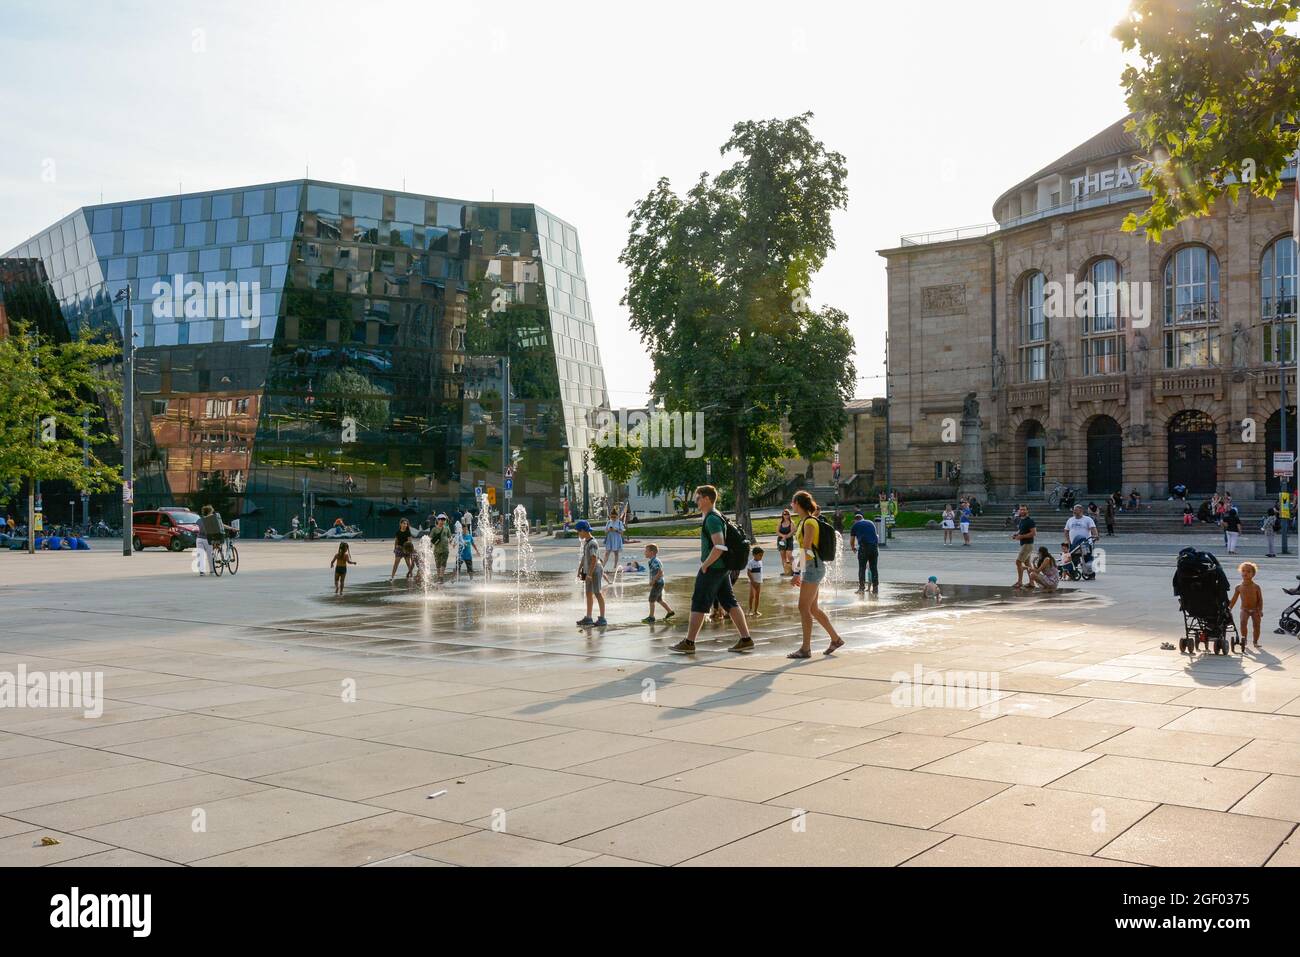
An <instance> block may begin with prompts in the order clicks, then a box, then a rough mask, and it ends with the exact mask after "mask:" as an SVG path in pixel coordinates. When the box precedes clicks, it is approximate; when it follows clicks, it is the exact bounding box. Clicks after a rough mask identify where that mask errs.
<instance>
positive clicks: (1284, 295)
mask: <svg viewBox="0 0 1300 957" xmlns="http://www.w3.org/2000/svg"><path fill="white" fill-rule="evenodd" d="M1297 252H1298V250H1297V248H1296V241H1295V239H1293V238H1292V237H1290V236H1283V237H1282V238H1281V239H1278V240H1275V241H1274V242H1273V243H1271V244H1270V245H1269V247H1268V248H1267V249H1265V250H1264V256H1263V258H1262V259H1261V260H1260V264H1259V303H1260V320H1261V322H1262V324H1263V327H1264V335H1263V342H1264V355H1263V359H1264V361H1265V362H1294V361H1295V329H1296V291H1297V287H1300V282H1298V281H1297V277H1296V270H1297V259H1298V258H1300V256H1298V255H1297Z"/></svg>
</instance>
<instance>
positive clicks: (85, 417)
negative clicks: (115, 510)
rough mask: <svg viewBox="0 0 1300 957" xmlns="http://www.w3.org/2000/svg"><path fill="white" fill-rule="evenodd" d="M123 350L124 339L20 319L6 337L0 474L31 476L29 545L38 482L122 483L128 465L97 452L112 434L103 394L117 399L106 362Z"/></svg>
mask: <svg viewBox="0 0 1300 957" xmlns="http://www.w3.org/2000/svg"><path fill="white" fill-rule="evenodd" d="M117 355H118V349H117V346H115V345H113V344H111V343H103V342H94V341H91V340H90V339H89V338H85V337H83V338H79V339H74V340H72V341H70V342H62V343H59V342H52V341H49V340H48V339H46V338H43V337H41V336H39V335H38V334H36V333H34V332H32V331H31V330H30V327H29V326H28V325H27V324H26V323H25V322H23V321H21V320H19V321H15V322H14V323H13V325H12V327H11V329H10V334H9V336H8V337H7V338H4V339H0V382H4V383H5V389H6V391H7V393H8V394H7V395H6V397H5V401H4V402H2V403H0V476H3V477H5V478H17V479H21V480H23V481H25V482H26V483H27V550H28V551H29V552H34V551H35V549H36V539H35V534H36V532H35V527H36V522H35V518H36V507H35V499H36V494H35V493H36V483H37V482H38V481H50V480H55V479H59V480H63V481H66V482H70V483H72V484H73V485H76V486H78V487H80V488H81V489H82V490H83V491H85V492H104V491H108V490H109V489H111V488H113V487H114V486H116V485H120V484H121V481H122V479H121V469H120V468H118V467H117V466H111V465H107V464H105V463H104V462H103V461H101V460H100V459H99V457H98V456H97V455H96V454H95V451H94V449H95V447H96V446H98V445H102V444H104V443H106V442H109V441H111V437H110V436H109V435H107V434H105V433H104V432H103V431H102V427H103V426H104V425H105V421H104V418H103V416H102V415H101V413H100V397H103V398H104V399H107V400H109V401H115V400H116V397H117V390H116V383H115V382H114V380H112V379H111V378H109V377H108V375H107V374H106V373H105V371H104V364H105V363H107V362H110V361H111V360H112V359H114V358H115V357H116V356H117ZM85 447H89V452H88V453H85V452H84V448H85ZM83 454H84V456H85V461H84V462H83Z"/></svg>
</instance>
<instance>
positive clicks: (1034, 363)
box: [1020, 272, 1047, 382]
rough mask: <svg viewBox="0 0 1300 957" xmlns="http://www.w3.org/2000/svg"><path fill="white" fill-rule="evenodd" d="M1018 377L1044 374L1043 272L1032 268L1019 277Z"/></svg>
mask: <svg viewBox="0 0 1300 957" xmlns="http://www.w3.org/2000/svg"><path fill="white" fill-rule="evenodd" d="M1020 377H1021V379H1022V380H1023V381H1025V382H1041V381H1043V380H1044V379H1046V378H1047V317H1046V316H1045V315H1044V313H1043V274H1042V273H1041V272H1031V273H1030V274H1029V275H1027V276H1025V278H1024V279H1022V280H1021V281H1020Z"/></svg>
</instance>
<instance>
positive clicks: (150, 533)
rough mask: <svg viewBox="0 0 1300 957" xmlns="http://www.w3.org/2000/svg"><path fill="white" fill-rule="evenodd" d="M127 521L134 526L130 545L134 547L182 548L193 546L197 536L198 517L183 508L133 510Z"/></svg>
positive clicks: (182, 549) (172, 549) (179, 549)
mask: <svg viewBox="0 0 1300 957" xmlns="http://www.w3.org/2000/svg"><path fill="white" fill-rule="evenodd" d="M131 521H132V524H133V526H134V528H133V531H134V534H133V535H132V536H131V546H132V547H133V548H135V549H136V550H137V551H139V550H140V549H143V548H166V549H169V550H171V551H173V552H183V551H184V550H185V549H187V548H193V547H194V543H195V541H196V540H197V539H198V537H199V517H198V516H197V515H195V514H194V513H193V512H191V511H189V510H187V509H178V508H173V509H157V510H155V511H151V512H134V513H133V514H132V519H131Z"/></svg>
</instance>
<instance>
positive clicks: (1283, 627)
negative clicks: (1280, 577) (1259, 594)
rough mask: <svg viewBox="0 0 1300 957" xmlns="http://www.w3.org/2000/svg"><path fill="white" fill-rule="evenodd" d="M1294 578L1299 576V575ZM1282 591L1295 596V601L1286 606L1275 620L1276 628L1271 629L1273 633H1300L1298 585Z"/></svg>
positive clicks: (1293, 634) (1299, 588)
mask: <svg viewBox="0 0 1300 957" xmlns="http://www.w3.org/2000/svg"><path fill="white" fill-rule="evenodd" d="M1296 578H1300V575H1297V576H1296ZM1282 591H1284V592H1286V593H1287V594H1288V595H1290V596H1291V597H1293V598H1295V601H1293V602H1291V604H1289V605H1287V606H1286V609H1285V610H1284V611H1283V612H1282V617H1281V618H1279V619H1278V620H1277V628H1275V629H1274V630H1273V634H1275V635H1291V636H1292V637H1295V636H1296V635H1300V597H1296V596H1300V585H1297V586H1296V587H1295V588H1283V589H1282Z"/></svg>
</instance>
